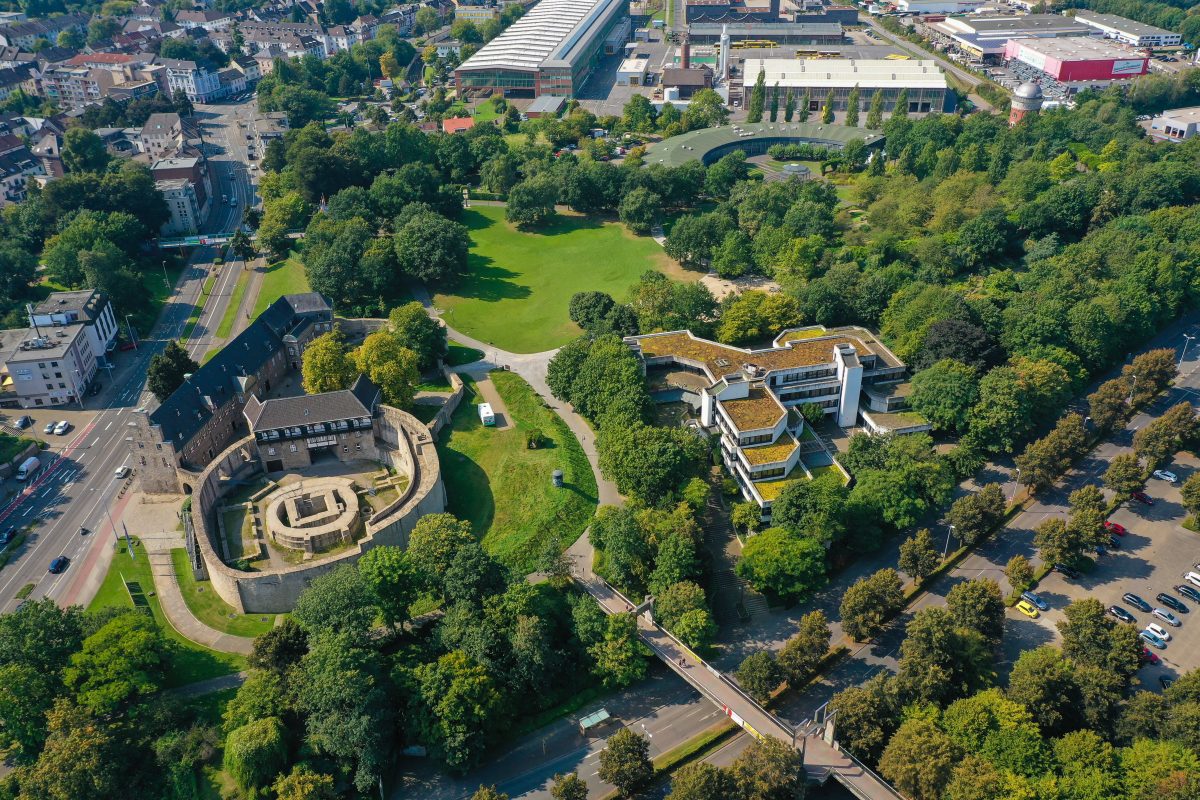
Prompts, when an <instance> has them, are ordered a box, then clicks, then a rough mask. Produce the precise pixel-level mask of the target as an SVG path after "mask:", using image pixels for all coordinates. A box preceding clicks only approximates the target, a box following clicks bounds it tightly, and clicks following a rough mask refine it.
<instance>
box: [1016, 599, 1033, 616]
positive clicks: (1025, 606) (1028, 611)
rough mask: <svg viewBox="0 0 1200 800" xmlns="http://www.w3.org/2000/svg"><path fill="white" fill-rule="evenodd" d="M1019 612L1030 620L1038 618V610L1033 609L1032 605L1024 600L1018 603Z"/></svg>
mask: <svg viewBox="0 0 1200 800" xmlns="http://www.w3.org/2000/svg"><path fill="white" fill-rule="evenodd" d="M1017 611H1020V612H1021V613H1022V614H1024V615H1025V616H1027V617H1029V618H1030V619H1037V618H1038V610H1037V609H1036V608H1034V607H1033V604H1032V603H1029V602H1027V601H1025V600H1022V601H1021V602H1019V603H1017Z"/></svg>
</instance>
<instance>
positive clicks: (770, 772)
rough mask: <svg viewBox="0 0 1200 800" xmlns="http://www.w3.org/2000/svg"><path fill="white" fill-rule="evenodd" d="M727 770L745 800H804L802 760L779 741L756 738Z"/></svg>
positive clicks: (804, 780) (801, 757)
mask: <svg viewBox="0 0 1200 800" xmlns="http://www.w3.org/2000/svg"><path fill="white" fill-rule="evenodd" d="M729 771H730V773H731V774H732V775H733V781H734V783H735V784H736V786H737V788H738V793H739V796H741V797H743V798H745V800H804V789H805V784H806V782H807V780H806V778H805V774H804V758H803V756H801V755H800V753H799V751H797V750H795V749H793V748H792V747H791V746H790V745H788V744H786V743H784V742H781V741H779V740H778V739H770V738H768V739H755V740H754V741H753V742H751V744H750V746H749V747H747V748H746V749H745V750H744V751H743V752H742V754H741V755H739V756H738V757H737V758H736V759H735V760H734V762H733V764H731V765H730V767H729Z"/></svg>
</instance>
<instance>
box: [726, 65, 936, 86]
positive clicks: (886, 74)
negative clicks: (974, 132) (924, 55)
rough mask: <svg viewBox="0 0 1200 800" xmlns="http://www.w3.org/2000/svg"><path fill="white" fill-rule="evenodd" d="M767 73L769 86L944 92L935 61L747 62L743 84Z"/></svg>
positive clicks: (752, 81) (752, 83)
mask: <svg viewBox="0 0 1200 800" xmlns="http://www.w3.org/2000/svg"><path fill="white" fill-rule="evenodd" d="M764 70H765V71H766V85H767V86H774V85H775V84H779V85H780V86H783V87H788V86H792V87H802V88H803V87H808V88H814V89H829V88H833V89H838V88H842V87H847V86H854V85H856V84H857V85H858V86H859V87H861V88H863V89H945V88H946V74H945V73H944V72H942V70H941V68H940V67H938V65H937V63H936V62H935V61H933V60H932V59H919V60H907V61H900V60H893V59H886V58H870V59H866V58H818V59H795V58H747V59H746V61H745V64H744V65H743V67H742V83H743V85H744V86H746V87H747V89H749V87H752V86H753V85H754V82H755V81H756V80H758V73H759V72H760V71H764Z"/></svg>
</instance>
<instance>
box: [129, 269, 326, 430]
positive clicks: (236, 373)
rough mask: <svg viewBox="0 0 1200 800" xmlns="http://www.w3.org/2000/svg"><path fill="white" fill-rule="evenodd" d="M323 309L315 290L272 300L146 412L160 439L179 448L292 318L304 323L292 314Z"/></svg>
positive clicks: (272, 348)
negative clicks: (262, 310) (228, 341)
mask: <svg viewBox="0 0 1200 800" xmlns="http://www.w3.org/2000/svg"><path fill="white" fill-rule="evenodd" d="M328 309H329V303H328V301H326V300H325V298H323V297H321V295H319V294H317V293H315V292H312V293H309V294H299V295H284V296H283V297H281V298H279V299H278V300H276V301H275V302H274V303H272V304H271V305H270V306H269V307H268V308H267V310H266V311H264V312H263V313H262V314H260V315H259V316H258V318H257V319H255V320H254V322H252V323H250V325H249V326H248V327H247V328H246V329H245V330H244V331H242V332H241V333H240V334H238V335H237V337H235V338H234V340H233V341H232V342H230V343H229V344H227V345H226V346H225V347H223V348H221V351H220V352H219V353H217V354H216V355H215V356H213V358H212V359H211V360H210V361H209V362H208V363H207V364H204V365H203V366H202V367H200V369H198V370H196V371H195V372H194V373H192V375H191V377H189V378H188V379H187V380H186V381H184V383H183V385H182V386H180V387H179V388H178V389H176V390H175V391H174V393H172V394H171V396H170V397H168V398H167V399H166V400H164V401H163V403H162V405H160V406H159V407H158V408H157V409H155V410H154V411H153V412H152V413H151V414H150V421H151V422H152V423H153V424H155V425H158V426H160V427H161V429H162V437H163V441H167V442H171V444H173V445H174V446H175V448H176V450H179V449H181V448H182V447H183V446H184V445H185V444H186V443H187V442H188V441H190V440H191V438H192V437H193V436H195V435H196V433H197V432H198V431H199V430H200V429H201V428H203V427H204V425H205V424H206V423H207V422H208V421H209V420H210V419H211V418H212V416H213V412H214V410H215V409H219V408H221V407H222V406H224V405H225V404H226V403H227V402H229V401H230V400H231V399H235V398H236V397H237V394H238V392H239V391H241V390H242V389H243V388H244V386H245V385H246V378H247V376H251V375H253V374H254V373H255V372H257V371H258V370H259V369H260V368H261V367H262V366H263V365H264V364H265V363H267V361H269V360H270V359H271V357H272V356H273V355H275V353H277V352H279V351H280V350H281V349H283V346H284V345H283V338H284V337H285V336H287V335H288V334H289V333H291V332H292V331H293V330H295V328H296V327H297V322H308V319H307V318H303V319H299V320H298V319H297V317H299V316H300V315H303V314H311V313H315V312H318V311H327V310H328Z"/></svg>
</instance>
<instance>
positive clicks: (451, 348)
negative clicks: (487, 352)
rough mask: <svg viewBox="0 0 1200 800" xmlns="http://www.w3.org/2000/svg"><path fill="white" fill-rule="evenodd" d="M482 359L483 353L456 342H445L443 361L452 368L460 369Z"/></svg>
mask: <svg viewBox="0 0 1200 800" xmlns="http://www.w3.org/2000/svg"><path fill="white" fill-rule="evenodd" d="M481 358H483V353H481V352H480V351H478V350H476V349H475V348H474V347H467V346H466V345H465V344H459V343H458V342H447V347H446V358H445V361H446V363H447V364H449V365H450V366H452V367H460V366H462V365H463V364H470V363H472V362H475V361H478V360H479V359H481Z"/></svg>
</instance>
